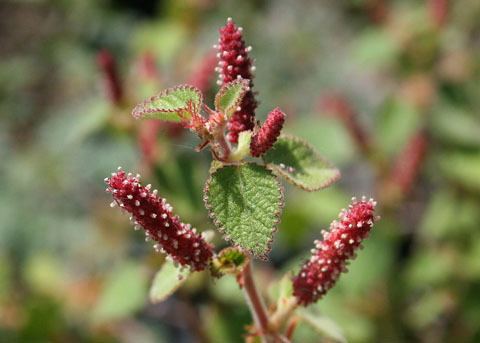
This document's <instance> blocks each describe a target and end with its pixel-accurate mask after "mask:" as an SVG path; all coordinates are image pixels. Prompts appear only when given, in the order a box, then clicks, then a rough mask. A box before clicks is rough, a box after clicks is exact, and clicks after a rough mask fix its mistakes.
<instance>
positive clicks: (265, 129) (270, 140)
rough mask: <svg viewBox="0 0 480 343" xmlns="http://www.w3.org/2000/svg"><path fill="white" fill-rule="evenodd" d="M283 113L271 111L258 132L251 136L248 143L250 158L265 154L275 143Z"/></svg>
mask: <svg viewBox="0 0 480 343" xmlns="http://www.w3.org/2000/svg"><path fill="white" fill-rule="evenodd" d="M285 117H286V115H285V113H283V112H282V111H281V110H280V108H278V107H277V108H275V109H273V110H272V111H271V112H270V113H269V114H268V117H267V120H265V123H263V125H262V127H261V128H260V130H258V132H257V133H256V134H255V135H253V137H252V141H251V142H250V152H251V154H252V156H255V157H259V156H260V155H263V154H264V153H265V152H267V151H268V150H269V149H270V148H271V147H272V146H273V144H275V142H276V141H277V138H278V136H279V135H280V132H281V131H282V127H283V123H284V122H285Z"/></svg>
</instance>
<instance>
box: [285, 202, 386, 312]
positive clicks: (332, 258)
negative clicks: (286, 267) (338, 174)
mask: <svg viewBox="0 0 480 343" xmlns="http://www.w3.org/2000/svg"><path fill="white" fill-rule="evenodd" d="M375 206H376V202H375V201H374V200H373V199H370V200H366V198H365V197H362V199H361V200H360V201H357V200H356V199H355V198H352V203H351V204H350V205H349V207H348V209H346V210H345V209H344V210H342V211H341V212H340V214H339V220H334V221H333V222H332V223H331V224H330V231H328V232H327V231H325V230H322V235H323V240H322V241H318V240H316V241H315V248H314V249H312V257H311V258H310V259H309V260H308V261H306V262H305V264H304V265H303V266H302V268H301V270H300V272H299V274H298V275H297V276H296V277H295V278H294V279H293V295H294V296H295V297H296V298H297V301H298V303H299V304H301V305H304V306H306V305H309V304H311V303H314V302H316V301H317V300H318V299H320V298H321V297H322V296H323V295H325V293H327V291H328V290H329V289H330V288H332V287H333V286H334V285H335V283H336V282H337V280H338V277H339V276H340V273H341V272H345V271H347V268H346V265H347V263H348V260H350V259H354V258H355V250H357V249H358V248H359V247H361V242H362V241H363V240H364V239H365V238H366V237H367V236H368V234H369V232H370V229H371V228H372V226H373V223H374V221H375V220H377V219H378V218H376V217H375V216H374V211H375Z"/></svg>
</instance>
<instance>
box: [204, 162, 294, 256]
mask: <svg viewBox="0 0 480 343" xmlns="http://www.w3.org/2000/svg"><path fill="white" fill-rule="evenodd" d="M247 164H256V165H260V164H257V163H252V162H249V163H239V164H226V165H223V166H221V167H218V168H215V169H214V170H211V172H210V176H209V177H208V178H207V181H206V182H205V186H204V188H203V202H204V204H205V208H206V209H207V212H208V216H209V217H210V219H211V220H212V221H213V224H214V225H215V227H216V228H217V230H218V231H219V232H220V233H221V234H222V237H223V238H224V239H225V240H226V241H227V242H229V243H231V244H232V245H233V246H234V247H236V248H239V249H240V250H241V251H245V252H247V253H248V254H250V255H252V256H254V257H258V258H259V259H261V260H264V261H267V260H268V254H269V253H270V251H271V250H272V244H273V237H274V235H275V232H277V230H278V226H279V225H280V221H281V215H282V212H283V208H284V206H285V190H284V187H283V185H282V184H281V182H280V181H279V180H278V177H277V175H276V174H275V173H274V172H273V170H271V169H270V168H269V167H268V166H262V165H260V166H262V167H265V169H266V170H268V171H269V172H270V173H271V175H272V176H273V177H274V178H275V182H276V183H277V185H278V189H279V190H280V196H279V199H278V200H279V202H280V203H279V206H278V209H277V211H276V212H275V213H274V216H275V222H274V224H273V228H271V229H270V230H271V231H270V232H271V234H272V235H271V238H270V239H269V240H268V241H267V248H266V251H265V253H263V254H260V255H259V254H256V253H254V252H253V251H252V250H251V249H247V248H244V247H242V246H241V245H239V244H237V243H236V242H234V241H233V240H232V239H231V238H230V237H229V236H228V237H227V234H226V233H225V228H224V227H222V223H220V221H219V220H218V219H217V218H216V216H215V214H214V213H213V210H212V206H211V205H210V204H209V203H208V190H209V189H210V183H211V182H212V177H213V174H214V173H215V172H216V171H217V170H219V169H221V168H224V167H228V166H234V167H240V166H243V165H247Z"/></svg>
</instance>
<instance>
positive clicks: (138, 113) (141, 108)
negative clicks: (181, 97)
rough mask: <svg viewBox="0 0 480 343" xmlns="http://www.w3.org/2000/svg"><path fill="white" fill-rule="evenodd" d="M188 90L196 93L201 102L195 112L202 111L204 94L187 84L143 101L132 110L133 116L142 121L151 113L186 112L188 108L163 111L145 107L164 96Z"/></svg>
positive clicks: (166, 90) (165, 90)
mask: <svg viewBox="0 0 480 343" xmlns="http://www.w3.org/2000/svg"><path fill="white" fill-rule="evenodd" d="M186 89H189V90H192V91H194V92H195V93H197V94H198V96H199V99H200V101H199V102H200V103H199V106H198V108H195V111H197V112H198V111H200V108H201V107H202V104H203V94H202V92H200V90H199V89H198V88H196V87H194V86H190V85H187V84H185V85H178V86H175V87H171V88H167V89H164V90H163V91H161V92H160V93H158V94H156V95H153V96H151V97H150V98H147V99H145V100H144V101H142V102H141V103H139V104H137V105H135V107H134V108H133V110H132V116H133V117H134V118H135V119H140V118H142V117H143V116H145V115H146V114H150V113H155V112H165V113H173V112H178V111H182V110H185V109H186V107H178V108H174V109H168V110H165V109H161V108H148V109H147V108H145V107H146V106H147V104H149V103H151V102H152V101H155V100H157V99H159V98H160V97H162V96H166V95H169V94H171V93H173V92H175V91H178V90H186Z"/></svg>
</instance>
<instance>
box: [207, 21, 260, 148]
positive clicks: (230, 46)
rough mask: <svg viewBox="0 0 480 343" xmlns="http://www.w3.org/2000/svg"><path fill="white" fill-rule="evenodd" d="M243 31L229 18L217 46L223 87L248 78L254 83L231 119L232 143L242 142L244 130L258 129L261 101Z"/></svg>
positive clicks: (220, 82) (220, 78)
mask: <svg viewBox="0 0 480 343" xmlns="http://www.w3.org/2000/svg"><path fill="white" fill-rule="evenodd" d="M242 31H243V29H242V28H241V27H237V26H236V25H235V23H234V22H233V20H232V18H228V20H227V24H226V25H225V26H224V27H222V28H221V29H220V39H219V40H218V45H215V46H214V47H215V48H217V49H218V51H219V52H218V54H217V57H218V60H219V61H218V67H217V68H216V70H217V71H218V73H219V80H218V81H217V83H218V85H219V86H222V85H224V84H226V83H229V82H231V81H234V80H236V79H246V80H249V81H250V84H249V86H250V89H249V91H248V92H247V93H246V94H245V96H244V97H243V100H242V103H241V104H240V106H239V107H240V108H239V110H238V111H237V112H235V113H234V114H233V116H232V118H230V121H229V123H228V126H227V128H228V131H229V132H228V136H227V138H228V140H229V141H230V142H231V143H237V142H238V134H239V133H240V132H242V131H247V130H251V129H253V127H254V126H255V109H256V108H257V105H258V104H257V101H256V100H255V96H254V93H253V91H252V90H251V89H252V87H253V82H252V80H253V71H255V67H254V66H253V62H252V60H251V59H250V57H249V56H248V53H249V52H250V51H251V50H252V47H250V46H249V47H246V46H245V42H244V40H243V37H242Z"/></svg>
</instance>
